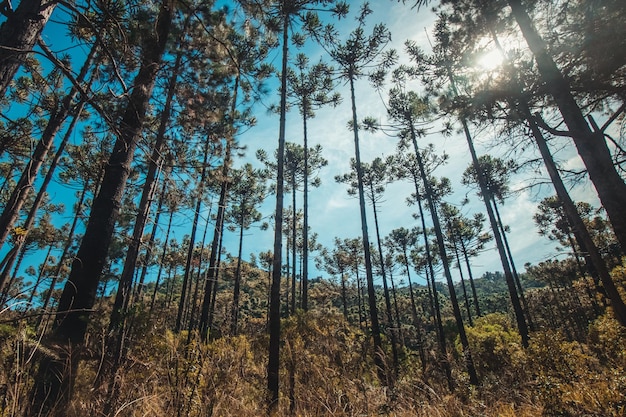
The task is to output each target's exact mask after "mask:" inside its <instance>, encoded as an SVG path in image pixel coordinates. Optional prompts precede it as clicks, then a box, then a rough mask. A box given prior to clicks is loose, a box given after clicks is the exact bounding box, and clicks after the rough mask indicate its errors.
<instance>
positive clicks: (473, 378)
mask: <svg viewBox="0 0 626 417" xmlns="http://www.w3.org/2000/svg"><path fill="white" fill-rule="evenodd" d="M410 130H411V139H412V141H413V147H414V148H415V156H416V158H417V163H418V165H419V170H420V174H421V176H422V181H423V182H424V190H425V192H426V200H427V201H428V207H429V209H430V215H431V216H432V219H433V227H434V229H435V235H436V237H437V244H438V246H439V254H440V257H441V262H442V263H443V270H444V274H445V276H446V281H447V283H448V289H449V290H450V304H452V311H453V313H454V319H455V321H456V325H457V329H458V331H459V339H461V345H462V346H463V356H464V357H465V365H466V367H467V373H468V375H469V380H470V384H472V385H478V374H477V373H476V368H475V366H474V361H473V359H472V354H471V352H470V348H469V342H468V340H467V334H466V333H465V326H464V325H463V317H462V316H461V309H460V308H459V302H458V300H457V298H456V293H455V291H454V282H452V274H451V273H450V265H449V263H448V257H447V255H446V247H445V243H444V239H443V233H442V231H441V223H440V222H439V214H438V213H437V208H436V207H435V203H434V198H433V195H434V194H433V190H432V188H431V186H430V182H429V181H428V176H427V175H426V169H425V168H424V163H423V161H422V156H421V154H420V152H419V148H418V146H417V140H416V133H415V129H414V126H413V123H412V122H411V126H410ZM433 280H434V276H433Z"/></svg>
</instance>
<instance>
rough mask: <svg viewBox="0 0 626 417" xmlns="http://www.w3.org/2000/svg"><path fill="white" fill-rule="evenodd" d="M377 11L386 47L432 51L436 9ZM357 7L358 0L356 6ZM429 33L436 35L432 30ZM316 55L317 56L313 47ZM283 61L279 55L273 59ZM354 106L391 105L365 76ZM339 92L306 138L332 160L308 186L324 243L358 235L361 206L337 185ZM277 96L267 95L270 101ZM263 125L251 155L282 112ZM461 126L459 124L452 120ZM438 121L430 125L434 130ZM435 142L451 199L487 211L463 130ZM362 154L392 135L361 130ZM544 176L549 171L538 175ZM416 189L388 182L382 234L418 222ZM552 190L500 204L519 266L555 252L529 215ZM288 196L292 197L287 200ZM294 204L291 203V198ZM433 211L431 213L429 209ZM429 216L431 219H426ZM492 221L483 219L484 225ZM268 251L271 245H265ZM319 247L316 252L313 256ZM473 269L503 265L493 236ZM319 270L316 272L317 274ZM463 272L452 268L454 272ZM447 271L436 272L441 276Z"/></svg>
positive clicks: (520, 179)
mask: <svg viewBox="0 0 626 417" xmlns="http://www.w3.org/2000/svg"><path fill="white" fill-rule="evenodd" d="M371 6H372V8H373V10H374V13H373V14H372V15H371V16H370V19H369V21H370V22H371V23H372V24H374V23H377V22H384V23H386V24H387V26H388V27H389V29H390V30H391V33H392V43H391V44H390V46H389V47H391V48H395V49H397V50H398V51H399V52H400V55H401V60H406V58H403V57H402V55H403V54H402V52H401V51H402V50H403V44H404V42H405V40H407V39H411V40H414V41H415V42H417V43H418V44H419V45H421V46H422V48H423V49H424V50H426V51H429V50H430V46H429V42H428V38H427V35H426V34H427V32H431V30H432V26H433V23H434V19H435V15H434V13H432V12H431V11H430V10H429V9H428V8H422V9H420V10H419V11H417V10H415V9H413V10H411V9H410V8H409V7H408V6H404V5H402V4H401V3H397V2H372V3H371ZM352 7H353V8H354V7H356V5H353V6H352ZM342 22H343V23H340V26H339V28H340V30H341V31H342V32H343V33H348V32H349V31H350V30H352V29H353V28H354V26H355V25H354V21H353V20H351V17H348V19H346V20H343V21H342ZM430 36H432V34H431V35H430ZM317 53H318V54H319V56H321V57H322V59H324V60H327V59H328V58H327V57H326V56H324V53H323V51H317ZM310 56H311V61H314V59H313V56H316V55H314V54H311V55H310ZM275 59H276V61H277V62H280V61H279V56H277V57H276V58H275ZM356 89H357V91H356V100H357V112H358V114H359V118H363V117H365V116H374V117H376V118H378V119H379V120H381V121H382V122H383V123H384V122H385V121H386V112H385V108H384V106H383V103H382V101H381V97H380V96H379V94H378V93H377V92H376V91H374V90H373V89H372V88H371V87H370V86H369V84H368V82H367V81H366V80H360V81H358V82H357V85H356ZM338 91H339V92H340V93H341V94H342V97H343V102H342V103H341V104H340V105H339V106H338V107H336V108H324V109H322V110H320V111H318V112H317V116H316V117H315V118H314V119H312V120H311V121H310V122H309V131H310V135H309V142H310V143H311V144H317V143H319V144H321V145H322V147H323V150H324V157H325V158H326V159H328V161H329V164H328V166H327V167H325V168H323V169H322V170H321V171H320V177H321V179H322V185H321V186H320V187H319V188H313V189H310V220H309V222H310V225H311V229H312V230H313V231H314V232H317V233H318V235H319V242H320V243H322V244H323V245H324V246H326V247H329V248H331V247H332V244H333V239H334V237H335V236H336V237H340V238H349V237H358V236H360V235H361V224H360V216H359V209H358V199H357V198H353V197H350V196H348V195H347V192H346V186H345V185H343V184H337V183H336V182H335V180H334V176H335V175H338V174H344V173H347V172H349V169H350V166H349V161H350V158H352V157H354V141H353V134H352V132H351V131H349V130H348V129H347V123H348V121H349V120H351V108H350V100H349V90H348V88H347V86H346V85H340V86H338ZM271 99H272V97H269V98H267V99H266V100H268V101H271ZM276 101H278V92H277V91H276V92H275V99H274V102H276ZM257 117H258V119H259V123H258V125H257V126H256V127H255V128H253V129H251V130H250V131H249V132H247V133H246V134H244V135H242V136H241V137H240V140H241V142H242V143H243V144H245V145H246V146H247V147H248V149H249V151H248V155H250V156H252V157H253V155H254V151H255V150H256V149H257V148H265V149H267V150H270V149H275V148H276V147H277V137H278V133H277V132H278V117H277V116H275V115H266V114H264V113H263V112H258V113H257ZM301 124H302V122H301V119H300V116H299V114H298V113H297V112H296V111H292V112H290V113H288V114H287V140H288V141H295V142H297V143H300V144H301V143H302V133H301V132H302V125H301ZM455 127H457V128H459V127H460V126H455ZM436 130H437V126H436V125H434V126H433V129H432V132H436ZM472 131H473V132H472V133H474V134H476V136H475V139H476V144H477V151H478V154H479V155H480V154H485V153H489V154H492V155H499V156H504V155H505V154H506V152H508V148H507V147H506V146H505V145H502V146H498V145H494V142H496V141H495V140H494V137H495V135H496V134H497V132H496V131H495V129H493V128H480V129H478V128H473V129H472ZM428 143H434V144H435V145H436V148H437V149H438V150H439V151H442V152H443V151H445V152H446V153H447V154H448V155H449V156H450V160H449V163H448V164H447V165H445V166H443V167H441V168H439V169H438V170H437V171H436V172H435V175H437V176H445V177H448V178H449V179H450V180H451V182H452V186H453V190H454V193H453V194H452V195H451V196H450V197H448V198H447V199H446V200H447V201H448V202H449V203H451V204H455V205H458V204H460V203H461V201H462V200H463V199H464V198H465V197H466V196H468V197H469V199H470V204H468V205H467V206H464V207H463V208H462V212H463V213H464V214H465V215H466V216H471V215H473V213H476V212H484V204H483V202H482V201H481V200H480V199H479V198H478V197H477V196H476V194H475V191H474V190H469V189H468V188H467V187H465V186H463V185H461V176H462V173H463V171H464V170H465V168H466V167H467V166H468V165H469V163H470V156H469V151H468V148H467V143H466V140H465V137H464V136H463V135H460V134H454V135H452V136H451V137H444V136H442V135H440V134H436V133H433V134H431V135H429V136H427V137H426V138H424V139H423V140H422V141H421V142H420V145H421V146H425V145H427V144H428ZM360 144H361V158H362V161H363V162H370V161H371V160H372V159H374V158H376V157H382V156H385V155H389V154H392V153H394V152H395V145H396V140H395V138H392V137H389V136H386V135H385V134H383V133H375V134H372V133H368V132H361V134H360ZM566 158H567V162H566V165H568V166H569V167H580V162H579V160H578V157H577V156H576V155H566ZM536 175H537V174H536V173H531V174H527V173H526V174H524V173H523V174H518V175H516V176H514V177H513V178H512V182H511V188H512V189H513V190H518V189H523V188H526V187H527V186H528V185H529V184H530V182H531V181H532V178H531V177H533V178H534V177H535V176H536ZM540 175H541V176H542V177H546V175H545V174H544V173H541V174H540ZM413 191H414V188H413V186H412V185H410V184H409V183H393V184H390V185H388V186H387V190H386V193H385V197H384V201H383V202H382V203H381V204H380V205H379V221H380V232H381V236H383V237H384V236H386V235H387V234H388V233H389V232H390V231H391V230H393V229H394V228H398V227H413V226H417V225H418V220H414V219H413V217H412V215H413V213H415V212H416V210H417V208H416V207H414V206H407V205H406V203H405V199H406V197H408V196H409V195H410V193H411V192H413ZM552 193H553V192H552V189H551V188H549V187H547V186H544V187H542V188H541V189H540V190H538V189H532V190H526V191H522V192H519V193H517V194H515V195H514V196H512V197H511V198H509V199H508V200H507V201H506V202H505V204H504V205H503V206H501V208H500V209H501V215H502V217H503V222H504V223H505V224H506V225H508V226H509V227H510V234H509V240H510V246H511V250H512V252H513V256H514V258H515V262H516V265H517V267H518V270H523V265H524V264H525V263H526V262H531V263H537V262H539V261H543V260H546V259H549V258H551V257H553V256H556V255H558V252H557V251H556V250H555V246H556V244H555V243H554V242H550V241H548V240H547V239H546V238H542V237H540V236H539V235H538V233H537V229H536V227H535V225H534V223H533V219H532V216H533V214H534V212H535V210H536V205H537V202H538V201H539V200H541V198H543V197H544V196H545V195H550V194H552ZM573 195H574V198H575V199H584V200H587V201H592V204H593V190H591V189H590V187H582V188H580V189H576V190H574V192H573ZM298 199H299V200H298V204H299V205H300V206H301V204H302V202H301V197H300V196H299V197H298ZM289 201H290V199H289ZM274 204H275V200H274V197H273V196H271V197H269V201H267V202H266V204H265V205H264V208H263V210H264V212H266V213H271V212H272V210H273V207H274ZM286 204H289V203H286ZM427 216H428V214H427ZM428 223H429V220H428V219H427V224H428ZM368 228H369V235H370V240H371V241H372V242H374V239H375V229H374V222H373V214H372V212H371V210H368ZM487 229H488V224H487V223H486V224H485V230H487ZM271 245H272V234H271V233H270V232H268V233H266V234H261V233H258V232H256V231H255V232H254V237H252V236H251V237H250V238H249V239H247V241H246V242H245V243H244V251H245V252H248V253H249V252H256V251H258V250H259V248H270V247H271ZM262 250H266V249H262ZM314 255H315V254H313V256H314ZM472 263H473V266H474V274H475V276H480V275H482V274H483V273H484V272H487V271H498V270H502V267H501V264H500V260H499V257H498V254H497V252H496V250H495V247H494V245H493V242H491V243H489V244H488V250H486V251H485V252H484V253H482V254H481V255H480V256H478V257H477V258H475V259H474V260H473V262H472ZM316 272H317V271H312V273H311V275H312V276H315V274H316ZM457 274H458V272H456V271H454V272H453V275H455V276H456V275H457ZM442 278H443V277H439V279H442Z"/></svg>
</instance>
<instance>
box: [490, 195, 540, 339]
mask: <svg viewBox="0 0 626 417" xmlns="http://www.w3.org/2000/svg"><path fill="white" fill-rule="evenodd" d="M491 202H492V204H493V211H494V212H495V214H496V220H497V222H498V225H499V226H500V232H501V233H502V242H504V249H505V250H506V253H507V256H508V258H509V265H510V266H511V272H512V273H513V279H514V280H515V286H516V288H517V292H518V295H519V299H520V301H521V303H522V307H523V309H524V313H525V316H526V320H527V321H528V327H529V329H530V330H531V331H532V330H534V327H535V325H534V324H533V319H532V316H531V315H530V310H529V309H528V305H527V304H526V296H525V294H524V288H523V287H522V282H521V281H520V278H519V274H518V273H517V268H515V262H514V261H513V252H511V247H510V246H509V239H508V238H507V237H506V230H505V228H504V223H502V219H501V218H500V210H498V204H497V203H496V199H495V197H493V196H491Z"/></svg>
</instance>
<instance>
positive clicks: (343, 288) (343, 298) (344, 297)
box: [340, 268, 348, 321]
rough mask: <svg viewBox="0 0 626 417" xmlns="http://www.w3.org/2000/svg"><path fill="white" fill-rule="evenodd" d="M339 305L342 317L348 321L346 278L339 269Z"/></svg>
mask: <svg viewBox="0 0 626 417" xmlns="http://www.w3.org/2000/svg"><path fill="white" fill-rule="evenodd" d="M340 272H341V304H342V305H343V317H344V318H345V319H346V321H347V320H348V297H347V293H346V277H345V274H344V270H343V268H341V271H340Z"/></svg>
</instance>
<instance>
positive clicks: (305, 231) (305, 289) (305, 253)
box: [300, 111, 309, 311]
mask: <svg viewBox="0 0 626 417" xmlns="http://www.w3.org/2000/svg"><path fill="white" fill-rule="evenodd" d="M306 122H307V117H306V111H305V112H304V113H303V116H302V124H303V130H304V185H303V187H304V189H303V191H302V194H303V196H302V198H303V199H304V202H303V204H302V209H303V210H304V211H303V219H302V276H301V277H300V282H301V283H302V300H301V303H302V310H304V311H308V309H309V144H308V138H307V124H306Z"/></svg>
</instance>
